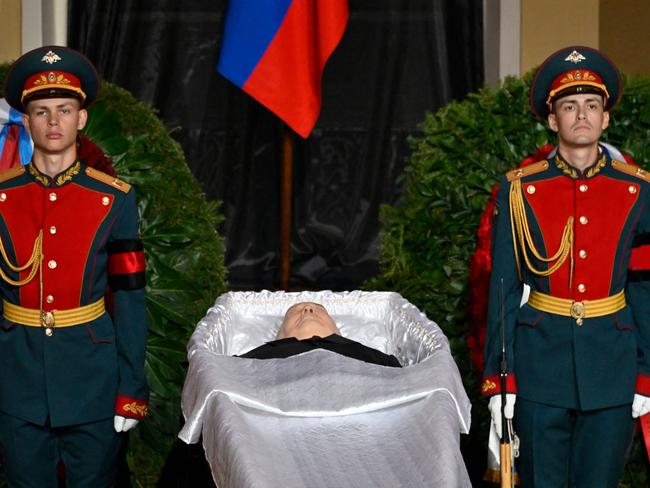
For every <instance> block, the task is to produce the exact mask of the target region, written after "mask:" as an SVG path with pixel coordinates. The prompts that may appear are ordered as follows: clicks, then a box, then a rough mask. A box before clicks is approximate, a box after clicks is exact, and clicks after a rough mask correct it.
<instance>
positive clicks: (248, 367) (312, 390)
mask: <svg viewBox="0 0 650 488" xmlns="http://www.w3.org/2000/svg"><path fill="white" fill-rule="evenodd" d="M301 301H312V302H317V303H321V304H323V305H324V306H325V307H326V308H327V309H328V310H329V312H330V313H331V315H332V316H333V317H334V319H335V321H336V322H337V325H338V326H339V328H340V330H341V333H342V335H344V336H346V337H348V338H350V339H353V340H356V341H359V342H362V343H364V344H366V345H368V346H370V347H374V348H376V349H379V350H381V351H384V352H386V353H389V354H394V355H395V356H396V357H397V358H398V359H399V361H400V362H401V363H402V365H403V366H404V367H403V368H390V367H384V366H378V365H374V364H368V363H364V362H362V361H358V360H355V359H351V358H347V357H345V356H341V355H339V354H335V353H332V352H329V351H326V350H315V351H310V352H307V353H303V354H300V355H297V356H293V357H290V358H286V359H267V360H259V359H245V358H238V357H233V355H237V354H243V353H244V352H247V351H249V350H250V349H253V348H255V347H257V346H259V345H261V344H263V343H264V342H267V341H271V340H273V339H274V338H275V334H276V332H277V330H278V328H279V326H280V323H281V321H282V317H283V315H284V312H285V311H286V309H287V308H288V307H289V306H291V305H292V304H294V303H297V302H301ZM188 357H189V370H188V373H187V377H186V380H185V385H184V388H183V399H182V407H183V414H184V416H185V420H186V423H185V426H184V427H183V429H182V430H181V432H180V434H179V437H180V438H181V439H182V440H183V441H184V442H187V443H196V442H198V441H199V439H200V438H201V436H202V442H203V447H204V449H205V453H206V458H207V460H208V462H209V463H210V466H211V469H212V474H213V478H214V481H215V483H216V485H217V486H218V487H220V488H248V487H273V488H275V487H283V488H290V487H296V488H297V487H309V488H317V487H328V488H329V487H344V486H345V487H364V488H365V487H390V488H394V487H398V486H399V487H464V486H471V485H470V482H469V477H468V475H467V470H466V468H465V465H464V463H463V459H462V457H461V454H460V450H459V437H460V433H467V432H468V430H469V425H470V407H471V406H470V403H469V399H468V398H467V395H466V393H465V390H464V389H463V385H462V383H461V380H460V375H459V372H458V369H457V367H456V364H455V363H454V361H453V359H452V357H451V354H450V350H449V344H448V341H447V338H446V337H445V336H444V334H443V333H442V331H441V330H440V328H439V327H438V326H437V325H436V324H435V323H434V322H432V321H431V320H429V319H427V317H426V316H425V315H424V314H422V313H421V312H420V311H419V310H418V309H417V308H416V307H415V306H414V305H412V304H411V303H409V302H408V301H407V300H405V299H404V298H402V297H401V296H400V295H399V294H397V293H392V292H361V291H353V292H340V293H335V292H329V291H323V292H301V293H284V292H268V291H263V292H259V293H252V292H231V293H227V294H225V295H222V296H221V297H219V298H218V299H217V301H216V303H215V304H214V306H213V307H212V308H210V309H209V310H208V313H207V315H206V316H205V317H204V318H203V320H201V321H200V322H199V324H198V325H197V327H196V330H195V331H194V333H193V335H192V337H191V339H190V341H189V344H188Z"/></svg>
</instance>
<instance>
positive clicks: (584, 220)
mask: <svg viewBox="0 0 650 488" xmlns="http://www.w3.org/2000/svg"><path fill="white" fill-rule="evenodd" d="M587 222H589V219H588V218H587V217H585V216H584V215H583V216H582V217H580V223H581V224H582V225H584V224H586V223H587Z"/></svg>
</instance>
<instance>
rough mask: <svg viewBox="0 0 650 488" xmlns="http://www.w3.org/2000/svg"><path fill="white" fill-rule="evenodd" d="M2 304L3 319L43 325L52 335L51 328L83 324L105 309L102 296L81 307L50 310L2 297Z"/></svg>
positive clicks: (28, 324)
mask: <svg viewBox="0 0 650 488" xmlns="http://www.w3.org/2000/svg"><path fill="white" fill-rule="evenodd" d="M2 306H3V312H2V315H3V316H4V318H5V319H7V320H10V321H12V322H16V323H17V324H21V325H26V326H28V327H45V328H46V331H45V332H46V334H47V335H52V329H54V328H55V327H72V326H74V325H80V324H85V323H86V322H90V321H92V320H95V319H96V318H99V317H101V316H102V314H103V313H104V312H105V311H106V307H105V305H104V297H102V298H100V299H99V300H97V301H96V302H94V303H91V304H89V305H84V306H83V307H77V308H69V309H66V310H52V311H50V312H45V311H42V310H37V309H33V308H25V307H21V306H20V305H15V304H13V303H10V302H8V301H7V300H4V299H3V300H2Z"/></svg>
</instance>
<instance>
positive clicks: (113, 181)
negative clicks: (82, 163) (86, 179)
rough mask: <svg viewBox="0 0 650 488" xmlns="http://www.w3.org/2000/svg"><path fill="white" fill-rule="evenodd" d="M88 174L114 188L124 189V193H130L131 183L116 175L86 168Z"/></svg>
mask: <svg viewBox="0 0 650 488" xmlns="http://www.w3.org/2000/svg"><path fill="white" fill-rule="evenodd" d="M86 174H87V175H88V176H90V177H91V178H94V179H96V180H99V181H101V182H102V183H106V184H107V185H110V186H112V187H113V188H117V189H118V190H120V191H123V192H124V193H128V192H129V190H130V189H131V185H129V184H128V183H125V182H124V181H122V180H120V179H117V178H115V177H114V176H111V175H107V174H106V173H103V172H101V171H98V170H96V169H93V168H86Z"/></svg>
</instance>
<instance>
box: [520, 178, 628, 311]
mask: <svg viewBox="0 0 650 488" xmlns="http://www.w3.org/2000/svg"><path fill="white" fill-rule="evenodd" d="M531 187H533V188H534V190H531V189H530V188H531ZM638 190H639V185H638V184H636V183H630V182H626V181H623V180H616V179H612V178H608V177H606V176H603V175H598V176H596V177H594V178H590V179H575V180H574V179H571V178H568V177H565V176H561V177H555V178H550V179H548V180H540V181H535V182H531V183H526V184H524V185H523V194H524V195H525V198H526V200H527V202H528V204H529V205H530V206H531V208H532V210H533V212H534V214H535V218H536V220H537V224H538V226H539V228H540V230H541V232H542V235H543V237H544V245H545V247H546V252H545V255H550V254H552V253H555V251H556V250H557V249H558V247H559V245H560V241H561V238H562V232H563V230H564V226H565V225H566V222H567V219H568V217H569V216H573V218H574V222H573V235H574V242H573V281H572V283H571V285H572V287H571V288H569V270H570V260H569V259H567V260H566V262H565V263H564V264H563V265H562V266H561V267H560V269H558V270H557V271H556V272H555V273H553V274H552V275H551V276H550V277H549V283H550V294H551V295H553V296H556V297H561V298H570V299H573V300H578V301H581V300H594V299H598V298H604V297H607V296H609V295H610V294H611V293H612V292H616V291H617V290H611V282H612V273H613V271H614V259H615V257H616V249H617V247H618V244H619V242H620V237H621V232H622V230H623V226H624V225H625V222H626V221H627V218H628V216H629V213H630V210H631V209H632V207H633V206H634V204H635V203H636V200H637V198H638Z"/></svg>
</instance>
